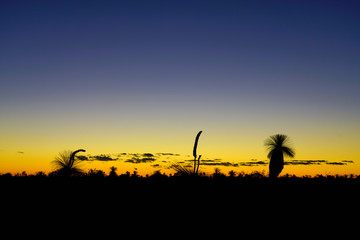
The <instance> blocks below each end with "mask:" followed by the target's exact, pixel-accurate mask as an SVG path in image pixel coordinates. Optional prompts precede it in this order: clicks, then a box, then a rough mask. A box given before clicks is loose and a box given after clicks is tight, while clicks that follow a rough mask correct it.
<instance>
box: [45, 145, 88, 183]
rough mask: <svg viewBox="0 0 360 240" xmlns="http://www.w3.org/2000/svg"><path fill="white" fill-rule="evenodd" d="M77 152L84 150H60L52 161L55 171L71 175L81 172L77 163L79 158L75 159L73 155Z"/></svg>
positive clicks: (79, 161)
mask: <svg viewBox="0 0 360 240" xmlns="http://www.w3.org/2000/svg"><path fill="white" fill-rule="evenodd" d="M78 152H85V150H84V149H78V150H76V151H63V152H60V153H59V155H58V156H56V157H55V160H54V161H53V162H52V163H53V165H54V166H55V171H56V172H57V173H58V174H59V175H64V176H72V175H77V174H81V173H83V170H82V169H81V168H80V166H79V164H80V163H81V160H79V159H77V158H76V157H75V155H76V154H77V153H78Z"/></svg>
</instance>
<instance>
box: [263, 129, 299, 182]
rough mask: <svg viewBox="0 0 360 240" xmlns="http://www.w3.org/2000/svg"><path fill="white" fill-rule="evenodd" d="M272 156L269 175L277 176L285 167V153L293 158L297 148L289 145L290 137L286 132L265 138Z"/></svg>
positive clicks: (270, 156)
mask: <svg viewBox="0 0 360 240" xmlns="http://www.w3.org/2000/svg"><path fill="white" fill-rule="evenodd" d="M265 146H266V147H267V148H268V151H269V154H268V158H270V164H269V176H270V177H271V178H276V177H277V176H278V175H279V174H280V173H281V171H282V169H283V168H284V155H285V156H287V157H291V158H293V157H294V156H295V150H294V149H293V148H292V147H291V146H290V145H289V138H288V136H286V135H284V134H276V135H273V136H270V137H269V138H268V139H266V140H265Z"/></svg>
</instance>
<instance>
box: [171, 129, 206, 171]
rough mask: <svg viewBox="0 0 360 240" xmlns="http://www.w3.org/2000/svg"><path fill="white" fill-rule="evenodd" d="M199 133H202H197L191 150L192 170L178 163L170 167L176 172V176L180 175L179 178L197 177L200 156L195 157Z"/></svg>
mask: <svg viewBox="0 0 360 240" xmlns="http://www.w3.org/2000/svg"><path fill="white" fill-rule="evenodd" d="M201 133H202V131H199V132H198V134H197V135H196V137H195V143H194V148H193V156H194V168H193V169H192V168H190V167H189V166H186V165H182V164H180V163H177V164H173V165H172V166H171V168H172V169H174V170H175V171H176V175H180V176H198V175H199V166H200V158H201V156H202V155H199V157H197V146H198V142H199V138H200V135H201Z"/></svg>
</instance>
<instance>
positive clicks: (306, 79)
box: [0, 0, 360, 175]
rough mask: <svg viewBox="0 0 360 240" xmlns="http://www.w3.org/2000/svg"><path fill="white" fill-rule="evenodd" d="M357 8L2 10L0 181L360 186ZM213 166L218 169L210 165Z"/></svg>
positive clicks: (334, 4) (20, 5)
mask: <svg viewBox="0 0 360 240" xmlns="http://www.w3.org/2000/svg"><path fill="white" fill-rule="evenodd" d="M359 12H360V1H347V0H344V1H331V0H324V1H317V0H311V1H306V0H301V1H300V0H299V1H228V0H219V1H211V0H208V1H206V0H203V1H197V0H191V1H186V0H181V1H170V0H169V1H138V0H131V1H124V0H122V1H107V0H102V1H100V0H99V1H96V0H94V1H91V0H88V1H77V0H71V1H70V0H69V1H66V0H61V1H60V0H58V1H56V0H44V1H38V0H32V1H25V0H23V1H20V0H3V1H1V2H0V36H1V37H0V52H1V54H0V83H1V85H0V132H1V135H0V173H6V172H11V173H16V172H22V171H27V172H28V173H34V172H37V171H45V172H47V173H48V172H50V171H52V170H53V166H52V165H51V161H52V160H54V157H55V156H56V155H57V154H58V153H59V152H61V151H63V150H76V149H79V148H84V149H86V153H82V154H79V155H82V156H83V159H84V161H83V167H84V169H89V168H96V169H102V170H104V171H105V172H107V173H108V172H109V167H110V166H116V167H117V168H118V173H124V172H126V171H130V172H132V171H134V170H137V171H138V172H139V173H140V174H151V173H153V172H154V171H156V170H161V171H162V172H171V170H169V169H167V168H168V167H169V166H170V165H171V163H174V162H178V161H185V162H186V160H190V159H192V147H193V144H194V139H195V136H196V134H197V132H198V131H200V130H202V131H203V133H202V135H201V137H200V140H199V146H198V153H199V154H201V155H202V159H203V160H204V163H207V164H208V165H203V166H201V167H200V170H201V171H204V172H208V173H212V172H213V170H214V168H215V167H219V168H221V169H222V172H224V173H227V172H228V171H230V170H234V171H236V172H241V171H245V172H251V171H255V170H256V171H263V170H265V173H266V174H267V171H268V165H267V164H268V160H267V152H266V148H265V147H264V140H265V139H266V138H267V137H269V136H270V135H273V134H277V133H282V134H286V135H288V136H289V137H290V139H291V142H292V146H293V147H294V148H295V149H296V156H295V158H294V159H293V160H291V159H285V161H287V165H285V168H284V170H283V172H282V174H286V173H290V174H296V175H306V174H309V175H314V174H350V173H353V174H360V14H359ZM209 163H210V165H209Z"/></svg>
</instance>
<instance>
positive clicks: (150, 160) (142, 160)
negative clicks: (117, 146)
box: [125, 157, 156, 164]
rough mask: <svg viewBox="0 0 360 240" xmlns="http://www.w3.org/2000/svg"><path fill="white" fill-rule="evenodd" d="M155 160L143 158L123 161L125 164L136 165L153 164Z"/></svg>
mask: <svg viewBox="0 0 360 240" xmlns="http://www.w3.org/2000/svg"><path fill="white" fill-rule="evenodd" d="M155 160H156V158H152V157H143V158H139V157H132V158H130V159H127V160H125V162H129V163H135V164H138V163H147V162H154V161H155Z"/></svg>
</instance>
